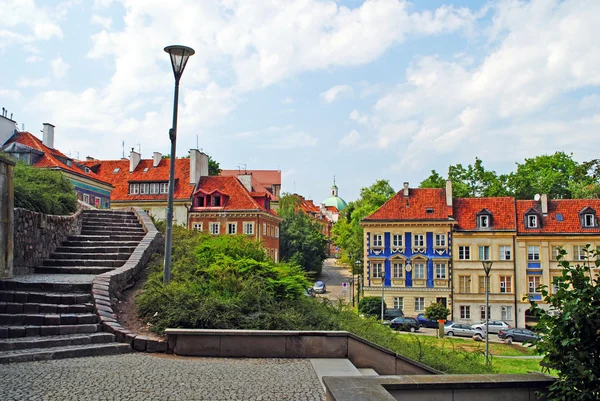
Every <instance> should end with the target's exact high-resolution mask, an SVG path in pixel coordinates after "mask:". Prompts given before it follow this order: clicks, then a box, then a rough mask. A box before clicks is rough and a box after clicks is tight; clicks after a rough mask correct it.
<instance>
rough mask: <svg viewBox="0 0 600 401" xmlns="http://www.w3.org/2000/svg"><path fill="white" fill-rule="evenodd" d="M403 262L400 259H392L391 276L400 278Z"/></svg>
mask: <svg viewBox="0 0 600 401" xmlns="http://www.w3.org/2000/svg"><path fill="white" fill-rule="evenodd" d="M403 270H404V263H402V262H401V261H397V260H396V261H392V278H402V275H403V274H404V273H403Z"/></svg>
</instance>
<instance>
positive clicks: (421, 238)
mask: <svg viewBox="0 0 600 401" xmlns="http://www.w3.org/2000/svg"><path fill="white" fill-rule="evenodd" d="M413 247H414V248H424V247H425V234H414V235H413Z"/></svg>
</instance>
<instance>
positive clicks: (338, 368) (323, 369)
mask: <svg viewBox="0 0 600 401" xmlns="http://www.w3.org/2000/svg"><path fill="white" fill-rule="evenodd" d="M310 363H311V364H312V366H313V369H314V370H315V373H316V374H317V377H318V378H319V382H321V385H322V386H323V390H325V384H323V376H362V375H361V373H360V371H359V370H358V369H356V366H354V365H353V364H352V362H350V360H348V359H344V358H314V359H310Z"/></svg>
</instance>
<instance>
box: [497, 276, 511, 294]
mask: <svg viewBox="0 0 600 401" xmlns="http://www.w3.org/2000/svg"><path fill="white" fill-rule="evenodd" d="M499 279H500V294H512V276H500V278H499ZM509 290H510V291H509Z"/></svg>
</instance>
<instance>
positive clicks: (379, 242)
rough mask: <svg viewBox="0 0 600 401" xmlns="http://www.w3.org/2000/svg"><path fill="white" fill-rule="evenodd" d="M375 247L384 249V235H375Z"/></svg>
mask: <svg viewBox="0 0 600 401" xmlns="http://www.w3.org/2000/svg"><path fill="white" fill-rule="evenodd" d="M373 246H374V247H382V246H383V235H381V234H374V235H373Z"/></svg>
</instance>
